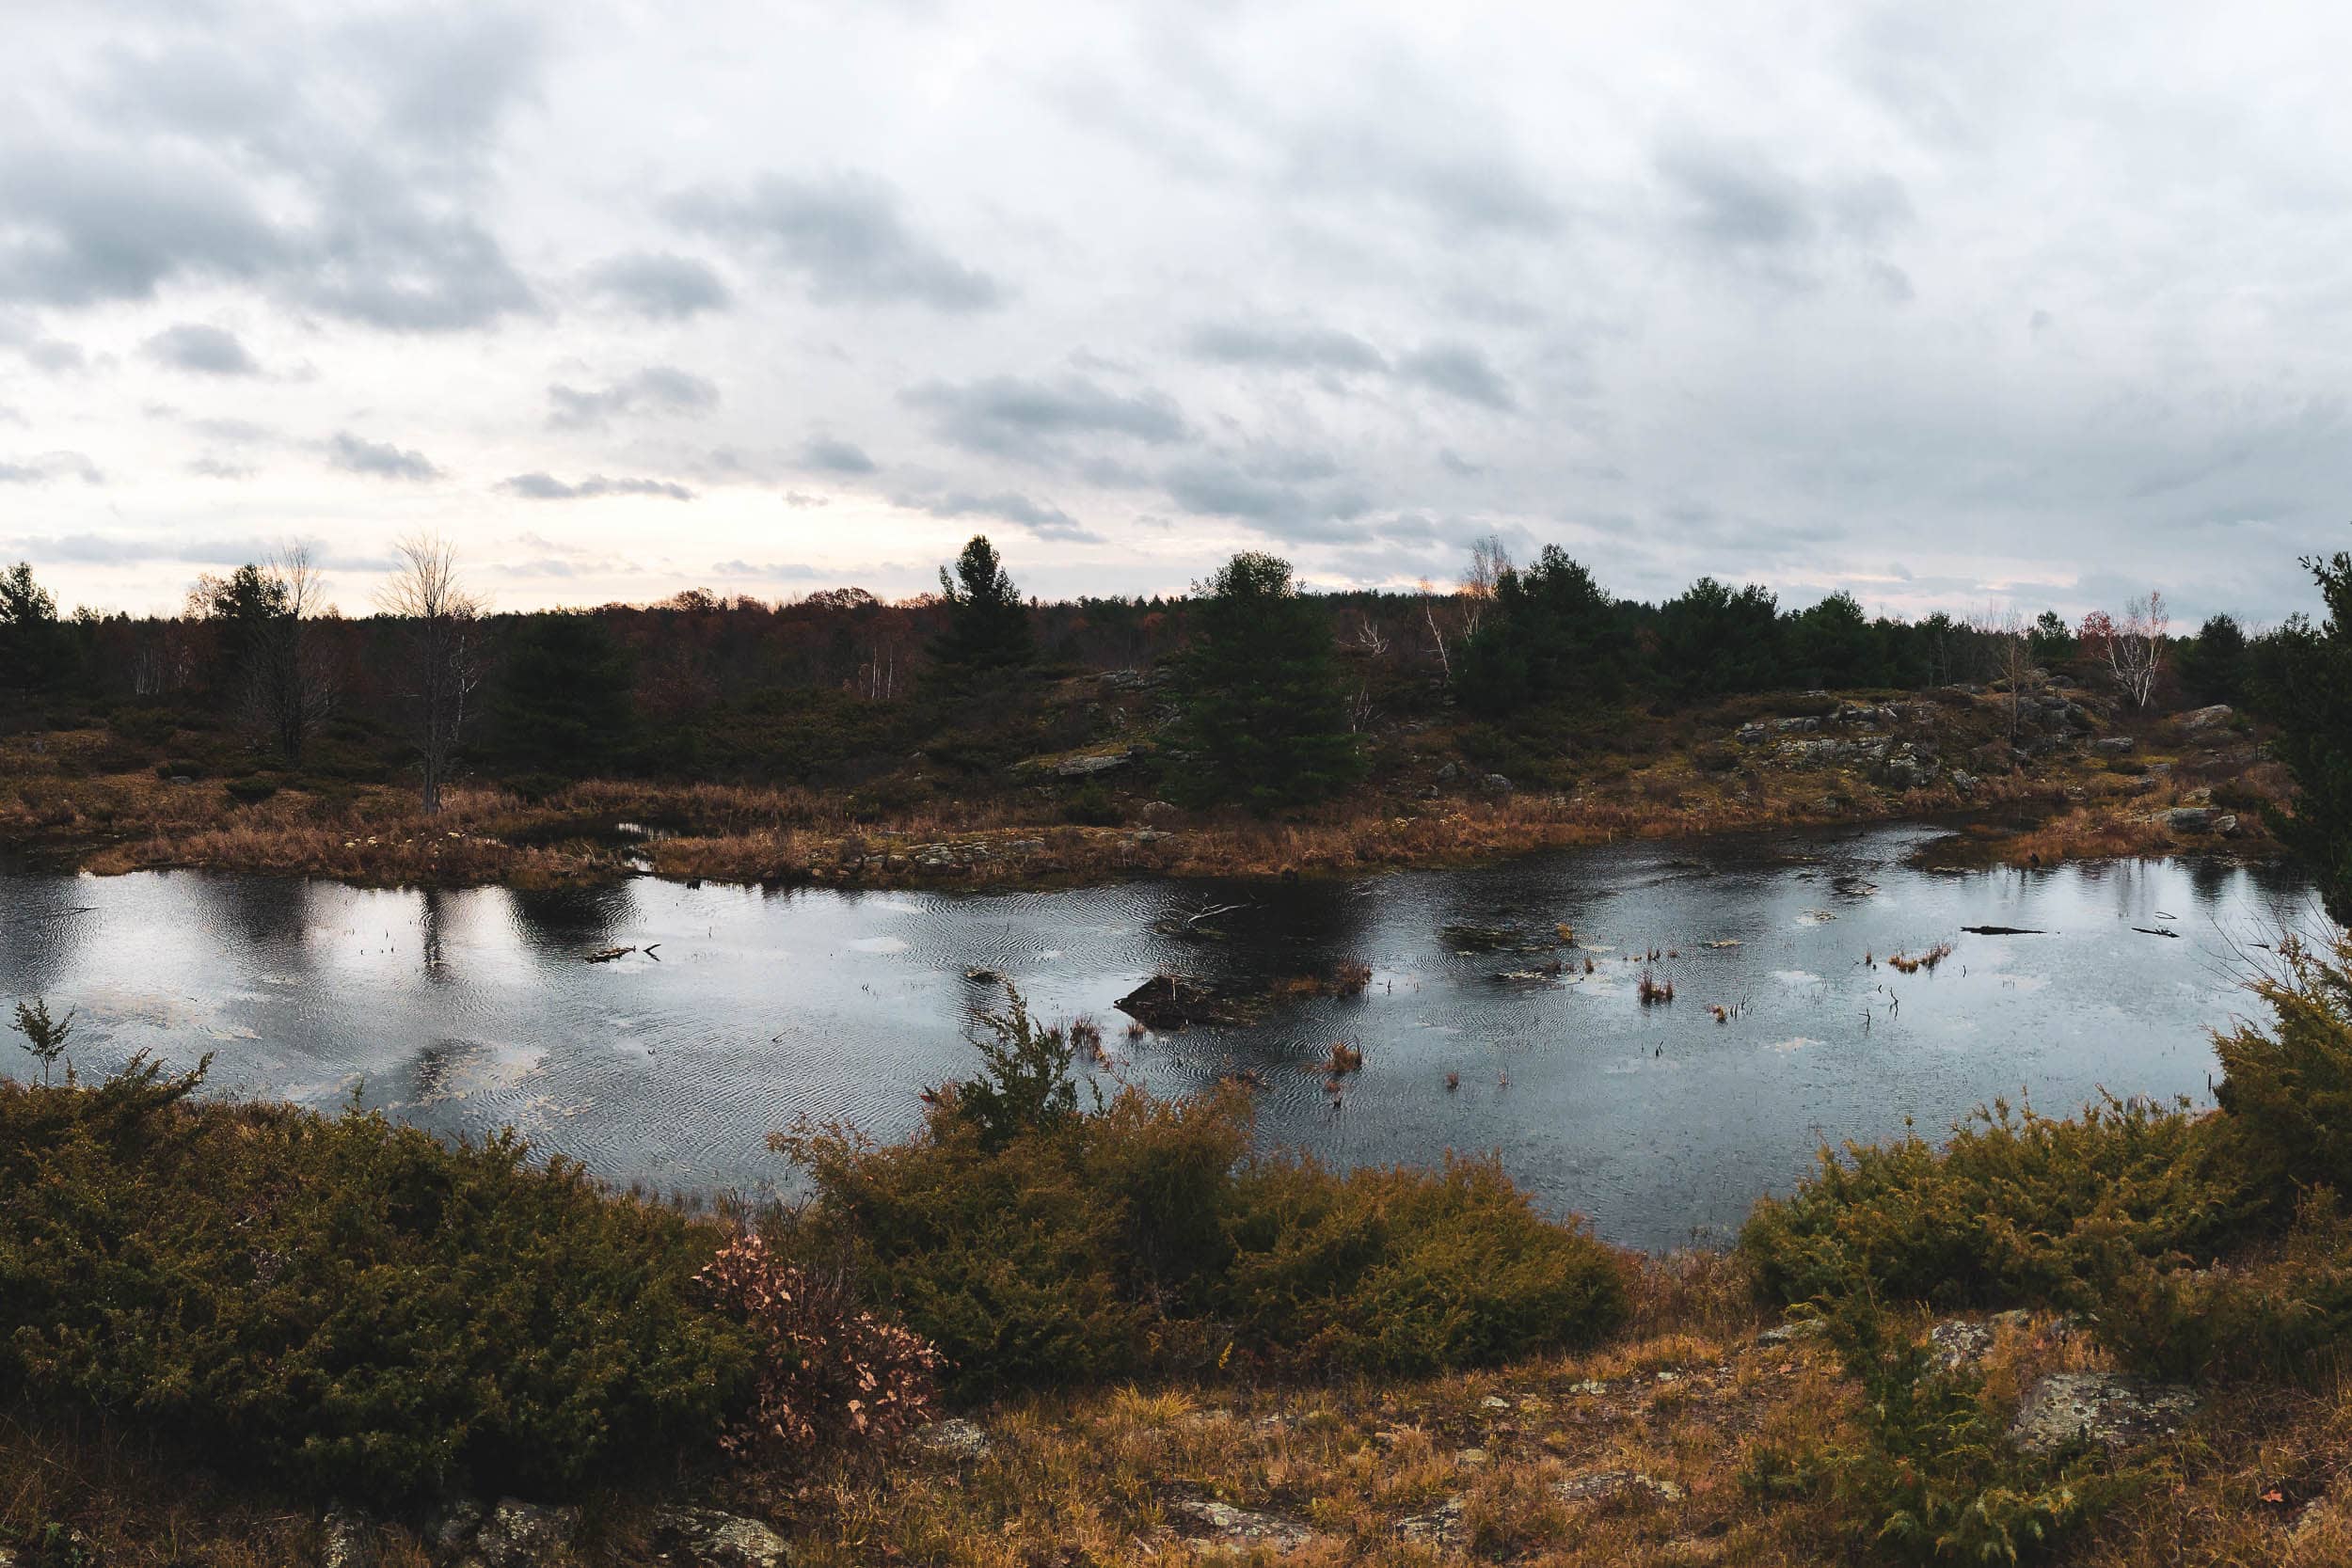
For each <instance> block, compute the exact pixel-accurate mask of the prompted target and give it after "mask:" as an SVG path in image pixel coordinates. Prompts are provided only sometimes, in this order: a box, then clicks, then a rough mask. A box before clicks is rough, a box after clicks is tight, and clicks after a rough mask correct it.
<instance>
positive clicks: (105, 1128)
mask: <svg viewBox="0 0 2352 1568" xmlns="http://www.w3.org/2000/svg"><path fill="white" fill-rule="evenodd" d="M200 1076H201V1069H199V1071H198V1072H194V1073H189V1074H186V1075H184V1076H181V1077H169V1076H166V1075H165V1074H163V1073H162V1072H161V1071H160V1070H159V1069H157V1068H156V1067H154V1066H153V1065H151V1064H146V1063H135V1064H134V1066H133V1067H132V1068H131V1069H129V1070H127V1071H125V1072H124V1073H122V1074H121V1075H119V1077H117V1078H115V1079H112V1080H110V1081H108V1082H107V1083H105V1084H103V1085H100V1086H98V1087H95V1088H85V1087H57V1088H47V1087H29V1086H24V1085H16V1084H12V1083H0V1398H7V1399H9V1400H23V1401H24V1402H29V1403H31V1404H33V1405H35V1406H38V1407H45V1408H51V1409H58V1410H74V1409H87V1408H97V1409H101V1410H104V1411H107V1412H110V1413H112V1414H114V1415H115V1416H117V1417H118V1418H122V1419H125V1420H127V1421H128V1422H130V1423H132V1424H134V1425H135V1426H138V1427H142V1428H145V1429H147V1430H150V1431H153V1432H157V1433H162V1434H164V1435H167V1436H169V1437H175V1438H182V1439H186V1440H188V1441H191V1442H197V1443H201V1444H202V1445H204V1447H205V1449H206V1450H207V1452H208V1453H210V1454H213V1455H215V1456H217V1457H218V1459H219V1461H220V1462H222V1463H239V1462H250V1463H252V1464H254V1465H257V1466H258V1467H260V1468H262V1469H265V1470H267V1471H269V1472H272V1473H275V1474H276V1475H278V1476H279V1477H280V1478H282V1479H284V1480H287V1481H293V1482H294V1483H296V1484H299V1485H303V1486H306V1487H310V1488H312V1489H315V1490H317V1491H319V1492H322V1493H328V1494H335V1495H342V1496H351V1497H372V1498H377V1499H391V1498H397V1497H405V1496H416V1495H423V1494H431V1493H435V1492H438V1491H442V1490H445V1489H448V1488H452V1487H457V1486H466V1487H475V1488H481V1489H484V1490H489V1489H494V1488H501V1487H512V1488H518V1489H525V1490H528V1491H532V1492H534V1493H542V1494H544V1493H548V1492H558V1493H560V1492H564V1491H567V1490H572V1489H576V1488H577V1487H578V1486H579V1485H580V1483H582V1482H583V1481H586V1480H588V1479H590V1478H592V1477H594V1476H596V1475H599V1474H606V1473H610V1472H612V1471H613V1470H615V1469H617V1468H620V1467H622V1466H626V1465H632V1464H638V1463H643V1462H645V1461H648V1460H654V1459H661V1460H665V1461H673V1462H674V1461H675V1456H676V1455H677V1454H678V1453H680V1452H681V1451H690V1452H691V1451H696V1450H705V1451H707V1449H709V1448H710V1446H711V1443H712V1440H713V1438H714V1437H715V1436H716V1435H717V1433H718V1432H719V1429H720V1426H721V1423H722V1421H723V1419H726V1418H730V1417H731V1416H732V1415H733V1414H734V1413H736V1412H737V1411H739V1409H740V1408H742V1406H743V1404H744V1402H745V1400H746V1398H747V1397H748V1395H749V1392H750V1389H751V1385H752V1378H753V1373H754V1370H755V1345H756V1341H755V1337H754V1336H753V1334H752V1333H751V1331H750V1330H749V1329H748V1328H747V1327H746V1326H744V1325H743V1324H742V1323H739V1321H737V1320H736V1319H735V1318H734V1317H733V1316H731V1315H729V1314H728V1313H726V1312H724V1311H720V1310H712V1309H710V1308H707V1307H704V1306H703V1305H701V1304H700V1303H699V1302H698V1301H697V1300H696V1299H695V1292H694V1289H693V1278H694V1274H695V1271H696V1270H697V1269H698V1268H699V1267H701V1266H702V1264H703V1263H704V1262H705V1261H706V1260H707V1259H708V1258H709V1256H710V1254H711V1251H712V1240H713V1239H712V1237H711V1236H710V1235H709V1234H708V1232H707V1230H704V1229H701V1228H698V1227H694V1226H691V1225H690V1224H689V1223H688V1222H687V1221H686V1220H685V1219H683V1218H682V1217H680V1216H679V1215H677V1214H675V1213H674V1212H668V1211H665V1210H663V1209H661V1208H659V1207H657V1206H654V1205H650V1204H645V1203H640V1202H636V1201H633V1200H630V1199H627V1198H621V1197H616V1196H612V1195H611V1194H609V1193H608V1192H606V1191H605V1190H603V1189H602V1188H600V1187H598V1186H597V1185H596V1184H595V1183H593V1182H591V1181H589V1180H587V1179H586V1178H585V1177H584V1176H582V1174H581V1173H580V1170H579V1168H578V1167H577V1166H573V1165H571V1164H566V1163H564V1162H562V1161H557V1162H554V1163H552V1164H549V1165H548V1166H546V1167H539V1166H534V1165H532V1164H528V1163H526V1158H525V1155H526V1150H525V1148H524V1146H523V1144H522V1143H521V1142H520V1141H519V1140H517V1139H516V1138H515V1137H514V1136H513V1135H512V1134H504V1135H501V1136H500V1137H498V1138H495V1139H492V1140H490V1141H489V1142H487V1143H485V1144H483V1145H479V1146H474V1147H464V1146H460V1147H455V1148H453V1147H449V1146H446V1145H443V1144H440V1143H437V1142H436V1141H435V1140H434V1139H433V1138H431V1137H429V1136H427V1135H426V1134H425V1133H423V1132H417V1131H415V1130H413V1129H406V1128H398V1127H394V1126H392V1125H390V1124H389V1123H388V1122H386V1121H385V1120H384V1119H383V1118H381V1117H376V1116H361V1115H358V1114H350V1115H346V1116H343V1117H334V1118H328V1117H319V1116H316V1115H313V1114H310V1113H308V1112H304V1111H298V1110H294V1109H291V1108H287V1107H281V1106H255V1105H223V1104H199V1103H195V1102H192V1101H190V1100H189V1098H188V1097H189V1095H190V1094H191V1093H192V1091H193V1090H194V1089H195V1088H196V1087H197V1085H198V1082H199V1078H200Z"/></svg>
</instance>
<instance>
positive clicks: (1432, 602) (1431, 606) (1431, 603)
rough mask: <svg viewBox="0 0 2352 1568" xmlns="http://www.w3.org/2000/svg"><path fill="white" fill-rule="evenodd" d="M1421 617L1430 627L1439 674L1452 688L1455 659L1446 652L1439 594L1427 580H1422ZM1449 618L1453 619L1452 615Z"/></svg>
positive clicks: (1431, 643) (1430, 639) (1432, 647)
mask: <svg viewBox="0 0 2352 1568" xmlns="http://www.w3.org/2000/svg"><path fill="white" fill-rule="evenodd" d="M1421 617H1422V621H1423V622H1425V623H1427V625H1428V627H1429V646H1430V649H1431V651H1432V652H1434V653H1436V654H1437V656H1438V674H1440V675H1442V676H1443V677H1444V678H1445V682H1446V684H1447V685H1448V686H1451V685H1453V684H1454V659H1453V657H1452V656H1451V655H1450V654H1448V653H1447V651H1446V645H1445V628H1444V627H1443V626H1439V625H1438V594H1437V592H1436V590H1434V589H1432V588H1431V587H1430V586H1429V579H1428V578H1422V579H1421ZM1447 618H1448V619H1449V620H1450V619H1452V617H1451V615H1449V616H1448V617H1447Z"/></svg>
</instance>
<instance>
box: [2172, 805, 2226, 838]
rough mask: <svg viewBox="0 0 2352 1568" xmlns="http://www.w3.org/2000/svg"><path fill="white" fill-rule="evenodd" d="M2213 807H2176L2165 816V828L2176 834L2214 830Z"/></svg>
mask: <svg viewBox="0 0 2352 1568" xmlns="http://www.w3.org/2000/svg"><path fill="white" fill-rule="evenodd" d="M2213 818H2214V811H2213V808H2212V807H2211V806H2174V807H2173V808H2172V809H2171V810H2170V811H2169V812H2168V813H2167V814H2166V815H2165V819H2164V821H2165V826H2166V827H2168V828H2170V829H2171V830H2172V831H2173V832H2176V833H2201V832H2210V831H2211V830H2212V828H2213Z"/></svg>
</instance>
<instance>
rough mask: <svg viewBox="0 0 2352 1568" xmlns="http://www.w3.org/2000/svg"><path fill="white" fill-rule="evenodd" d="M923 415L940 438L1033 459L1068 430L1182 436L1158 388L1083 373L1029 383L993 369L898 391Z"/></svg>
mask: <svg viewBox="0 0 2352 1568" xmlns="http://www.w3.org/2000/svg"><path fill="white" fill-rule="evenodd" d="M899 396H900V398H901V399H902V400H903V401H904V402H905V403H906V404H908V405H909V406H910V407H914V408H917V409H920V410H922V411H923V412H925V413H927V414H929V415H930V417H931V420H932V424H933V426H934V428H935V429H936V430H937V431H938V433H939V436H940V437H941V438H942V439H943V440H946V441H948V442H950V443H952V444H953V445H956V446H959V447H962V448H964V449H965V450H967V451H984V452H992V453H994V454H995V455H997V456H1001V457H1022V458H1028V459H1031V460H1035V459H1037V458H1038V457H1040V456H1041V455H1042V454H1043V453H1044V451H1046V450H1048V449H1051V448H1053V447H1055V446H1057V444H1058V443H1060V442H1062V441H1063V440H1065V439H1066V438H1068V437H1071V436H1121V437H1126V438H1129V439H1132V440H1136V441H1143V442H1148V443H1152V444H1155V445H1156V444H1160V443H1165V442H1168V441H1174V440H1177V439H1179V438H1181V437H1182V436H1184V416H1183V414H1182V413H1180V412H1179V411H1178V409H1177V407H1176V404H1174V402H1172V401H1171V400H1170V399H1169V398H1168V397H1167V396H1166V395H1165V394H1164V393H1161V392H1157V391H1146V392H1142V393H1137V394H1133V395H1130V394H1128V393H1124V392H1114V391H1111V390H1109V389H1108V388H1104V387H1103V386H1102V385H1100V384H1099V383H1096V382H1093V381H1090V380H1089V379H1087V378H1086V377H1084V376H1080V375H1071V376H1065V377H1062V378H1061V379H1059V380H1057V381H1051V382H1048V381H1032V380H1025V379H1023V378H1021V377H1019V376H1009V375H995V376H988V377H985V378H984V379H982V380H979V381H974V382H968V383H964V384H962V385H955V384H951V383H948V382H943V381H932V382H926V383H924V384H923V385H921V386H918V387H910V388H907V389H906V390H905V391H904V392H902V393H900V394H899Z"/></svg>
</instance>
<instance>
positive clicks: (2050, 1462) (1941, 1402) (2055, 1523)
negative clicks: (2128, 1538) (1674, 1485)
mask: <svg viewBox="0 0 2352 1568" xmlns="http://www.w3.org/2000/svg"><path fill="white" fill-rule="evenodd" d="M1825 1326H1826V1327H1827V1329H1828V1331H1829V1337H1830V1342H1831V1343H1832V1344H1833V1345H1835V1346H1836V1349H1837V1352H1838V1354H1839V1357H1840V1359H1842V1360H1843V1361H1844V1362H1845V1364H1846V1368H1847V1370H1848V1371H1849V1372H1851V1374H1852V1376H1853V1378H1854V1380H1855V1382H1856V1383H1858V1384H1859V1385H1860V1386H1861V1389H1862V1395H1863V1397H1862V1400H1861V1402H1860V1403H1859V1415H1860V1422H1859V1425H1860V1429H1861V1430H1860V1432H1859V1433H1858V1438H1859V1440H1858V1441H1853V1442H1831V1443H1824V1444H1821V1445H1820V1446H1818V1447H1815V1448H1810V1449H1802V1450H1798V1449H1789V1448H1786V1447H1782V1446H1778V1445H1772V1444H1763V1445H1759V1446H1758V1447H1757V1448H1756V1449H1755V1450H1754V1451H1753V1452H1752V1454H1751V1456H1750V1459H1749V1463H1748V1465H1747V1467H1746V1469H1745V1470H1744V1471H1743V1472H1742V1474H1741V1475H1740V1482H1741V1484H1742V1485H1743V1486H1744V1487H1745V1488H1746V1489H1747V1490H1748V1491H1749V1492H1750V1493H1751V1494H1753V1495H1756V1496H1757V1497H1761V1498H1765V1499H1773V1498H1778V1497H1790V1496H1805V1495H1813V1494H1822V1493H1826V1494H1828V1495H1830V1496H1832V1497H1835V1498H1836V1501H1837V1502H1838V1503H1839V1504H1840V1505H1842V1510H1841V1511H1842V1512H1843V1513H1845V1514H1846V1516H1847V1517H1848V1518H1850V1519H1851V1520H1852V1521H1853V1525H1854V1528H1855V1529H1856V1533H1857V1535H1858V1536H1859V1537H1860V1540H1859V1542H1858V1544H1862V1545H1866V1546H1874V1547H1876V1548H1878V1549H1879V1550H1880V1551H1882V1552H1883V1553H1885V1554H1886V1555H1887V1556H1890V1557H1892V1558H1894V1559H1896V1560H1899V1561H1905V1562H1916V1563H1922V1564H1927V1563H1941V1562H1981V1563H2012V1564H2013V1563H2021V1562H2030V1561H2034V1560H2040V1559H2042V1558H2045V1557H2047V1556H2048V1555H2049V1554H2050V1553H2051V1552H2052V1551H2053V1550H2055V1549H2056V1548H2058V1546H2059V1545H2060V1544H2062V1543H2063V1542H2064V1541H2065V1539H2066V1538H2067V1537H2068V1536H2069V1535H2071V1534H2073V1533H2074V1531H2076V1530H2078V1529H2080V1528H2082V1527H2083V1526H2085V1525H2087V1524H2088V1523H2090V1521H2091V1520H2092V1519H2094V1518H2096V1517H2097V1516H2098V1515H2099V1513H2101V1512H2102V1511H2104V1510H2105V1509H2106V1508H2107V1507H2109V1506H2110V1505H2112V1504H2113V1503H2114V1502H2115V1501H2117V1500H2118V1499H2120V1498H2122V1497H2124V1496H2126V1495H2128V1494H2129V1493H2131V1492H2132V1491H2134V1490H2135V1489H2136V1488H2137V1486H2138V1485H2139V1484H2140V1483H2141V1479H2142V1478H2140V1477H2138V1476H2137V1475H2135V1474H2134V1473H2132V1472H2131V1471H2128V1470H2124V1471H2120V1472H2119V1471H2110V1470H2107V1469H2106V1468H2103V1467H2102V1466H2101V1465H2099V1464H2098V1463H2097V1462H2096V1461H2094V1460H2093V1459H2091V1458H2090V1457H2089V1456H2087V1455H2066V1456H2060V1457H2057V1458H2036V1457H2032V1456H2028V1455H2025V1454H2021V1453H2019V1452H2018V1451H2017V1449H2015V1448H2014V1447H2013V1446H2012V1445H2011V1444H2010V1441H2009V1439H2008V1437H2007V1435H2006V1433H2005V1430H2004V1429H2005V1428H2006V1427H2007V1426H2008V1424H2009V1418H2010V1412H2009V1411H2008V1409H2007V1408H2006V1407H2003V1406H2000V1405H1997V1404H1995V1403H1994V1402H1992V1401H1990V1400H1989V1399H1988V1398H1987V1395H1986V1391H1985V1388H1984V1386H1983V1380H1982V1379H1981V1378H1979V1377H1978V1376H1977V1375H1975V1374H1973V1373H1970V1372H1964V1371H1961V1370H1954V1369H1950V1368H1947V1367H1945V1366H1943V1365H1941V1364H1939V1362H1938V1361H1937V1358H1936V1355H1935V1353H1934V1351H1933V1349H1932V1348H1931V1347H1930V1346H1928V1345H1925V1344H1922V1343H1919V1342H1917V1341H1916V1340H1915V1339H1913V1338H1911V1337H1910V1336H1908V1335H1906V1334H1903V1333H1900V1332H1899V1331H1898V1329H1897V1326H1896V1325H1895V1324H1894V1323H1892V1322H1890V1320H1889V1316H1888V1314H1887V1313H1886V1312H1885V1311H1884V1310H1883V1309H1882V1308H1881V1307H1879V1306H1878V1304H1877V1302H1876V1301H1875V1300H1873V1299H1872V1298H1871V1297H1870V1296H1869V1295H1868V1294H1867V1293H1861V1294H1856V1295H1851V1296H1848V1297H1846V1298H1844V1299H1843V1300H1842V1301H1840V1302H1839V1303H1837V1305H1836V1310H1834V1311H1833V1312H1832V1313H1831V1314H1830V1315H1829V1317H1828V1318H1827V1319H1826V1321H1825Z"/></svg>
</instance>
